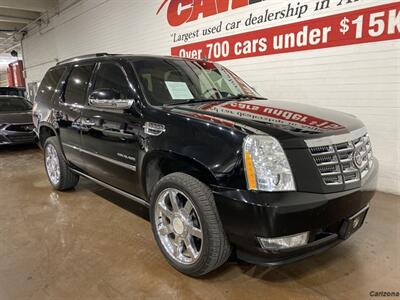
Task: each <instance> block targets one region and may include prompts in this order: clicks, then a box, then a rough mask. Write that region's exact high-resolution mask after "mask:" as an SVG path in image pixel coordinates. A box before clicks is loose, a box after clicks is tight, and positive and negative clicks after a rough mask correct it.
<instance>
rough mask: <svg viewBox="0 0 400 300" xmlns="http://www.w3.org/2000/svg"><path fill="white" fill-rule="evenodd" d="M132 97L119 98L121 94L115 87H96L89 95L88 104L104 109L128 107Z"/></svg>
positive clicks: (130, 104)
mask: <svg viewBox="0 0 400 300" xmlns="http://www.w3.org/2000/svg"><path fill="white" fill-rule="evenodd" d="M133 103H134V100H133V99H121V94H120V92H119V91H117V90H115V89H98V90H95V91H93V92H92V93H91V94H90V96H89V105H91V106H94V107H97V108H106V109H118V110H123V109H129V108H131V106H132V104H133Z"/></svg>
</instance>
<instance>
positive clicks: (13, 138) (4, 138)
mask: <svg viewBox="0 0 400 300" xmlns="http://www.w3.org/2000/svg"><path fill="white" fill-rule="evenodd" d="M35 142H36V135H35V133H34V132H33V131H32V132H15V131H5V130H2V131H0V145H18V144H33V143H35Z"/></svg>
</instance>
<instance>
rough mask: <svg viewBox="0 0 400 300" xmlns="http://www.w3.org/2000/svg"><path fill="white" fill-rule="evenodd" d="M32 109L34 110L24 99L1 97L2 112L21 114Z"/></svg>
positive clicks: (0, 107)
mask: <svg viewBox="0 0 400 300" xmlns="http://www.w3.org/2000/svg"><path fill="white" fill-rule="evenodd" d="M31 109H32V106H31V104H30V103H29V102H28V101H27V100H25V99H23V98H17V97H15V98H14V97H10V98H1V97H0V112H21V111H29V110H31Z"/></svg>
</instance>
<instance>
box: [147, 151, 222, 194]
mask: <svg viewBox="0 0 400 300" xmlns="http://www.w3.org/2000/svg"><path fill="white" fill-rule="evenodd" d="M142 170H143V172H142V174H141V181H142V187H143V190H144V192H145V195H146V197H147V198H148V199H149V198H150V194H151V192H152V189H153V187H154V186H155V185H156V183H157V182H158V181H159V180H160V179H161V178H162V177H164V176H166V175H168V174H171V173H175V172H182V173H186V174H188V175H191V176H193V177H195V178H197V179H198V180H200V181H201V182H203V183H205V184H207V185H210V184H215V183H216V177H215V176H214V174H213V173H212V172H211V171H210V169H208V168H207V167H206V166H205V165H203V164H202V163H200V162H199V161H196V160H194V159H193V158H190V157H187V156H183V155H180V154H177V153H171V152H167V151H153V152H152V153H149V154H147V155H146V157H145V159H144V160H143V163H142Z"/></svg>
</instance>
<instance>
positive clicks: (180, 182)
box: [150, 173, 231, 277]
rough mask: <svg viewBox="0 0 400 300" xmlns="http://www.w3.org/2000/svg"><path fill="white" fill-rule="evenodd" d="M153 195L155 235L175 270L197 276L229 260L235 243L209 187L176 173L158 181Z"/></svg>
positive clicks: (151, 207) (151, 213)
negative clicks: (227, 232)
mask: <svg viewBox="0 0 400 300" xmlns="http://www.w3.org/2000/svg"><path fill="white" fill-rule="evenodd" d="M150 198H151V205H150V219H151V224H152V229H153V234H154V237H155V239H156V241H157V244H158V246H159V247H160V249H161V251H162V253H163V255H164V256H165V258H166V259H167V260H168V262H169V263H170V264H171V265H172V266H173V267H174V268H175V269H177V270H178V271H180V272H182V273H184V274H187V275H190V276H194V277H197V276H201V275H204V274H207V273H209V272H211V271H212V270H214V269H216V268H218V267H219V266H221V265H222V264H223V263H225V262H226V260H227V259H228V258H229V256H230V253H231V246H230V244H229V241H228V239H227V237H226V234H225V232H224V229H223V227H222V224H221V221H220V219H219V216H218V212H217V208H216V206H215V202H214V197H213V194H212V192H211V190H210V189H209V187H208V186H206V185H205V184H204V183H202V182H200V181H199V180H197V179H196V178H194V177H192V176H189V175H187V174H184V173H173V174H169V175H167V176H165V177H163V178H162V179H161V180H160V181H159V182H158V183H157V184H156V186H155V187H154V189H153V192H152V194H151V197H150Z"/></svg>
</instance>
